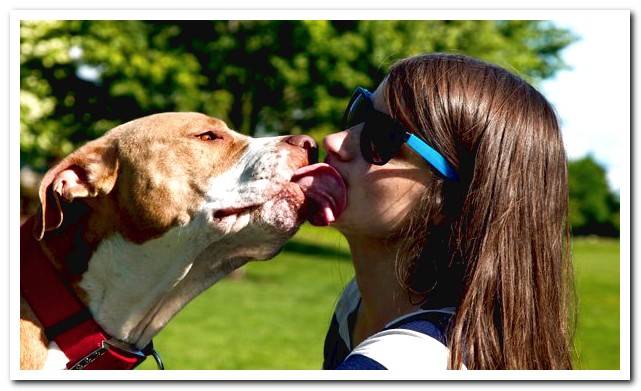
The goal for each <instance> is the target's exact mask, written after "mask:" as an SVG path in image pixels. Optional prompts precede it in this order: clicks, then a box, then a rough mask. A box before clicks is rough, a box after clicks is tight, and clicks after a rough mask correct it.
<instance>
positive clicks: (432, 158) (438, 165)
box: [406, 133, 458, 181]
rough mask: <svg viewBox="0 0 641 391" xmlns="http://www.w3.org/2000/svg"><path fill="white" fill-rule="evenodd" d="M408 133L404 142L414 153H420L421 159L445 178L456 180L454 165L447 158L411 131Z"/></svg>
mask: <svg viewBox="0 0 641 391" xmlns="http://www.w3.org/2000/svg"><path fill="white" fill-rule="evenodd" d="M408 134H409V138H408V139H407V141H406V142H407V145H409V147H410V148H412V149H413V150H414V151H415V152H416V153H418V154H419V155H421V156H422V157H423V159H425V160H426V161H427V162H428V163H429V164H430V165H431V166H432V167H434V168H435V169H436V171H438V172H439V173H441V175H443V176H444V177H445V178H447V179H449V180H452V181H457V180H458V175H457V174H456V171H455V170H454V167H452V166H451V165H450V164H449V163H448V162H447V160H445V158H444V157H443V155H441V154H440V153H438V152H436V150H435V149H434V148H432V147H430V146H429V145H427V144H426V143H425V142H424V141H423V140H421V139H420V138H418V137H416V136H415V135H413V134H412V133H408Z"/></svg>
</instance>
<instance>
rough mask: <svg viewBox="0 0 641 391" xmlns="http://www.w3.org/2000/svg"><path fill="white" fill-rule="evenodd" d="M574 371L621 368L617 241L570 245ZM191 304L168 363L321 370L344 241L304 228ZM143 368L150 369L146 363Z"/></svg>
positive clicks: (169, 342) (164, 339)
mask: <svg viewBox="0 0 641 391" xmlns="http://www.w3.org/2000/svg"><path fill="white" fill-rule="evenodd" d="M573 251H574V259H575V269H576V275H577V278H576V285H577V291H578V295H579V300H580V308H579V320H578V326H579V327H578V330H577V334H576V345H577V350H578V352H579V356H578V358H577V360H576V364H577V368H581V369H618V368H619V316H618V315H619V262H618V259H619V242H618V241H614V240H604V239H597V240H594V239H578V240H576V241H575V243H574V249H573ZM244 270H245V275H244V276H243V277H242V278H239V279H232V278H227V279H224V280H223V281H221V282H219V283H218V284H216V285H215V286H213V287H212V288H210V289H209V290H207V291H206V292H204V293H203V294H202V295H200V296H199V297H197V298H196V299H195V300H194V301H192V302H191V303H190V304H189V305H188V306H187V307H186V308H185V309H184V310H183V311H181V312H180V313H179V314H178V315H177V316H176V317H175V318H174V319H173V320H172V321H171V322H170V323H169V325H168V326H167V327H166V328H165V329H164V330H163V331H162V332H161V333H160V334H159V335H158V336H156V338H155V339H154V344H155V346H156V349H157V350H158V351H159V352H160V353H161V354H162V357H163V360H164V362H165V366H166V367H167V368H168V369H319V368H320V367H321V364H322V357H323V340H324V338H325V332H326V331H327V326H328V325H329V320H330V317H331V315H332V311H333V308H334V305H335V304H336V300H337V299H338V296H339V294H340V292H341V290H342V288H343V287H344V285H345V284H346V283H347V282H348V281H349V280H350V279H351V277H352V276H353V268H352V264H351V258H350V256H349V249H348V246H347V243H346V241H345V240H344V239H343V238H342V237H341V236H340V234H338V233H337V232H336V231H334V230H330V229H318V228H314V227H312V226H309V225H304V226H303V227H302V228H301V230H300V231H299V233H298V234H297V235H296V236H295V237H294V238H293V239H292V240H291V241H290V242H289V243H288V244H287V245H286V246H285V248H284V249H283V251H282V252H281V254H280V255H278V256H277V257H276V258H275V259H273V260H271V261H267V262H253V263H250V264H249V265H247V266H246V267H245V268H244ZM140 368H141V369H154V368H155V364H154V363H153V360H152V359H148V360H146V361H145V362H144V363H143V364H142V365H141V366H140Z"/></svg>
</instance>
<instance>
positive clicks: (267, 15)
mask: <svg viewBox="0 0 641 391" xmlns="http://www.w3.org/2000/svg"><path fill="white" fill-rule="evenodd" d="M594 13H598V16H599V17H601V18H620V20H621V23H626V24H627V25H628V27H629V25H630V12H629V11H628V10H392V9H386V8H380V9H375V10H355V9H350V10H328V9H306V10H291V9H287V10H277V9H268V10H265V9H262V10H261V9H253V10H233V9H224V10H190V11H184V10H20V11H13V12H11V13H10V26H9V27H10V35H9V45H10V46H9V48H10V56H9V58H10V64H9V68H10V69H9V71H10V72H9V75H10V79H9V81H10V95H9V97H10V99H9V102H10V128H11V129H10V132H9V140H10V155H9V158H10V172H9V185H10V186H9V188H10V189H11V193H10V196H9V201H10V215H9V219H10V224H11V225H10V226H11V227H12V229H10V230H9V233H10V236H9V239H10V240H9V243H10V259H11V260H13V261H12V262H10V266H9V272H10V279H9V280H10V293H11V296H10V316H9V319H10V322H11V323H10V328H9V330H10V337H11V338H10V378H11V379H12V380H81V379H82V380H87V379H93V380H185V379H190V380H284V379H287V380H629V379H630V363H631V362H630V293H631V291H630V278H631V276H630V211H631V208H630V183H629V182H624V183H622V184H621V192H620V195H621V242H620V248H621V260H620V262H621V264H620V270H621V275H620V287H621V291H620V308H621V318H620V322H621V323H620V333H621V334H620V335H621V341H620V369H619V370H608V371H597V370H581V371H579V370H575V371H444V372H442V374H440V375H439V376H436V377H435V376H430V377H429V378H427V377H426V376H425V375H422V374H420V373H405V372H391V371H380V372H379V371H320V370H319V371H291V370H269V371H255V370H245V371H228V370H218V371H214V370H212V371H182V370H181V371H84V372H83V371H64V372H63V371H23V370H20V369H19V359H18V357H19V337H18V336H19V306H20V302H19V300H20V299H19V281H20V275H19V268H18V267H15V265H16V264H17V261H15V260H17V259H19V248H18V245H17V243H19V242H20V240H19V231H18V230H17V229H13V227H18V226H19V210H20V205H19V188H20V186H19V182H20V181H19V166H20V156H19V132H20V122H19V115H20V105H19V101H20V98H19V97H20V94H19V77H18V76H19V69H20V60H19V59H20V52H19V50H20V48H19V36H20V32H19V22H20V20H22V19H114V20H124V19H137V20H152V19H167V20H171V19H174V20H180V19H182V20H191V19H194V20H196V19H211V20H215V19H219V20H221V19H222V20H225V19H236V20H243V19H245V20H247V19H255V20H272V19H273V20H287V19H291V20H294V19H308V20H312V19H316V20H322V19H380V20H389V19H398V20H418V19H425V20H429V19H432V20H438V19H451V20H465V19H475V20H479V19H486V20H499V19H523V20H547V19H553V18H555V17H558V16H571V17H575V18H580V17H581V16H582V15H587V14H594ZM622 39H627V40H628V42H629V39H630V37H629V36H628V37H622ZM617 60H621V59H617ZM626 60H627V63H628V64H629V63H630V61H629V58H628V59H626ZM628 85H629V83H628ZM12 98H13V99H12ZM617 98H619V97H617ZM620 98H621V99H622V100H623V97H620ZM626 98H627V99H628V105H627V107H629V96H628V97H626ZM621 152H622V154H623V155H624V158H625V161H626V162H627V165H626V166H624V170H626V171H625V172H624V175H623V176H622V177H623V178H630V171H629V167H630V151H629V150H625V151H621ZM12 266H13V267H12Z"/></svg>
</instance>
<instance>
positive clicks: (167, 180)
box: [20, 113, 317, 369]
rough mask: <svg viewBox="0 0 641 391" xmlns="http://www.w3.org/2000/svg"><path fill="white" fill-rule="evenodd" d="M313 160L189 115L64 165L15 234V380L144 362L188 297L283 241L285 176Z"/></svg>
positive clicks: (290, 210)
mask: <svg viewBox="0 0 641 391" xmlns="http://www.w3.org/2000/svg"><path fill="white" fill-rule="evenodd" d="M316 159H317V146H316V144H315V142H314V140H313V139H312V138H311V137H308V136H280V137H268V138H251V137H248V136H244V135H242V134H240V133H237V132H235V131H233V130H231V129H229V128H228V127H227V125H226V124H225V122H223V121H222V120H219V119H216V118H212V117H209V116H206V115H204V114H199V113H161V114H155V115H151V116H147V117H143V118H140V119H136V120H133V121H131V122H128V123H126V124H123V125H120V126H118V127H116V128H114V129H112V130H110V131H109V132H107V133H106V134H105V135H103V136H102V137H100V138H98V139H96V140H94V141H90V142H89V143H87V144H85V145H84V146H82V147H80V148H79V149H77V150H76V151H75V152H73V153H71V154H70V155H69V156H67V157H66V158H64V159H63V160H62V161H61V162H60V163H58V164H57V165H56V166H55V167H53V168H52V169H50V170H49V171H48V172H47V173H46V174H45V176H44V177H43V180H42V182H41V184H40V187H39V199H40V203H41V205H40V209H39V211H38V213H37V214H36V215H35V216H32V217H30V218H29V219H28V220H27V221H26V222H25V223H24V224H23V225H22V226H21V231H20V251H21V254H20V259H21V272H20V280H21V281H20V285H21V300H20V349H21V350H20V367H21V369H65V368H66V369H130V368H133V367H135V366H136V365H138V364H139V363H140V362H141V361H142V360H144V358H145V357H146V356H148V355H152V354H153V355H155V351H154V350H153V345H151V341H152V338H153V337H154V335H156V334H157V333H158V332H159V331H160V330H161V329H162V328H163V327H164V326H165V325H166V324H167V322H168V321H169V320H170V319H171V318H172V317H173V316H174V315H175V314H176V313H177V312H178V311H180V310H181V309H182V308H183V307H184V306H185V305H186V304H187V303H188V302H189V301H190V300H191V299H193V298H194V297H195V296H197V295H198V294H199V293H201V292H202V291H203V290H205V289H207V288H208V287H210V286H211V285H213V284H214V283H215V282H216V281H218V280H219V279H221V278H222V277H223V276H225V275H226V274H228V273H229V272H231V271H233V270H234V269H237V268H238V267H240V266H242V265H243V264H245V263H246V262H248V261H250V260H259V259H269V258H271V257H273V256H274V255H276V254H277V253H278V251H280V249H281V247H282V246H283V245H284V244H285V242H286V241H287V240H288V239H289V238H290V237H291V236H292V235H293V234H294V233H295V232H296V230H297V229H298V227H299V226H300V224H301V223H302V222H303V220H304V216H303V213H302V210H303V209H304V208H303V205H304V204H305V195H304V193H303V190H302V189H301V186H299V185H298V184H297V183H296V182H295V181H292V178H293V177H294V175H295V173H296V171H297V170H300V169H303V168H304V169H305V175H306V176H308V177H309V175H310V174H309V171H310V168H309V165H310V164H312V163H314V162H315V160H316ZM311 171H313V169H311ZM83 330H84V331H83ZM87 330H88V331H87ZM63 345H65V346H63ZM71 356H73V357H71Z"/></svg>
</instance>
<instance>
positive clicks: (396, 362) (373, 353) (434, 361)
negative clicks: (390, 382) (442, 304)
mask: <svg viewBox="0 0 641 391" xmlns="http://www.w3.org/2000/svg"><path fill="white" fill-rule="evenodd" d="M450 317H451V311H449V310H446V309H443V310H434V311H419V312H417V313H414V314H411V315H408V316H407V317H403V318H405V319H399V320H397V321H394V322H392V324H391V325H390V326H389V327H387V328H386V329H385V330H383V331H380V332H378V333H376V334H374V335H372V336H370V337H369V338H367V339H366V340H364V341H363V342H361V343H360V344H359V345H358V346H356V347H355V348H354V350H353V351H352V352H350V354H349V355H348V356H347V358H346V359H345V361H344V362H343V363H341V364H340V366H339V367H338V368H337V369H389V370H404V371H408V370H409V371H414V370H416V371H419V370H420V371H421V372H425V371H442V370H446V369H447V366H448V361H449V353H450V352H449V349H448V348H447V344H446V337H445V329H444V328H443V325H444V324H446V323H447V322H448V321H449V318H450Z"/></svg>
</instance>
